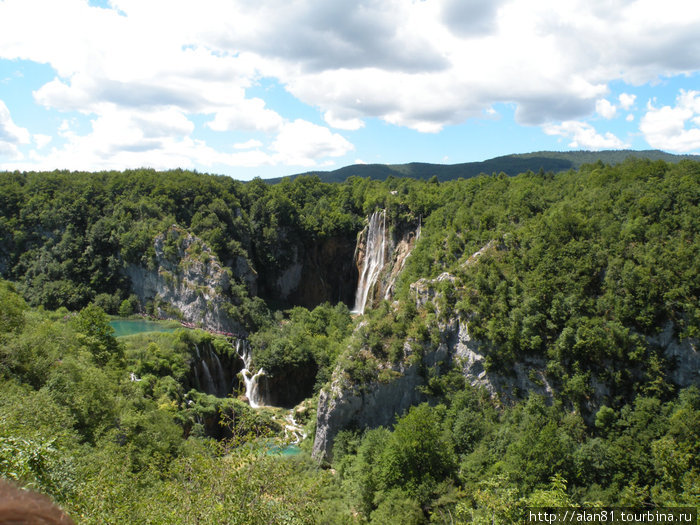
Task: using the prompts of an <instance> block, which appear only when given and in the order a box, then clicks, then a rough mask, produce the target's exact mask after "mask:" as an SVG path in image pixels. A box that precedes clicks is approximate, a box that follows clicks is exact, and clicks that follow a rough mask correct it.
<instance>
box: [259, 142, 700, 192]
mask: <svg viewBox="0 0 700 525" xmlns="http://www.w3.org/2000/svg"><path fill="white" fill-rule="evenodd" d="M629 157H635V158H641V159H649V160H663V161H666V162H671V163H676V162H679V161H681V160H684V159H690V160H700V155H674V154H672V153H666V152H664V151H660V150H642V151H635V150H609V151H536V152H533V153H518V154H512V155H504V156H501V157H494V158H493V159H488V160H484V161H481V162H465V163H461V164H430V163H426V162H411V163H408V164H353V165H351V166H344V167H342V168H339V169H337V170H333V171H309V172H305V173H297V174H295V175H288V176H286V177H277V178H274V179H266V180H265V182H268V183H270V184H277V183H278V182H281V181H282V180H284V179H294V178H296V177H299V176H301V175H317V176H318V177H320V178H321V180H322V181H324V182H343V181H344V180H346V179H347V178H348V177H352V176H357V177H369V178H370V179H375V180H385V179H386V178H387V177H389V176H390V175H391V176H393V177H410V178H414V179H430V178H431V177H433V176H437V179H438V180H439V181H446V180H452V179H458V178H460V177H462V178H465V179H468V178H470V177H475V176H476V175H479V174H481V173H487V174H491V173H500V172H503V173H505V174H506V175H511V176H513V175H517V174H518V173H524V172H526V171H528V170H530V171H535V172H536V171H539V170H540V169H542V170H544V171H552V172H555V173H557V172H561V171H567V170H569V169H578V168H579V167H580V166H581V165H582V164H591V163H594V162H597V161H598V160H600V161H602V162H603V163H604V164H618V163H620V162H623V161H624V160H625V159H627V158H629Z"/></svg>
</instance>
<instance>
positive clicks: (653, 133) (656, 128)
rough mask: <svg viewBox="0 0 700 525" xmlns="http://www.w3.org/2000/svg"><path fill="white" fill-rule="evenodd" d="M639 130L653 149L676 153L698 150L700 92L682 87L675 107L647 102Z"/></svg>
mask: <svg viewBox="0 0 700 525" xmlns="http://www.w3.org/2000/svg"><path fill="white" fill-rule="evenodd" d="M639 129H640V131H641V132H642V134H643V135H644V139H645V140H646V141H647V142H648V143H649V145H650V146H651V147H653V148H659V149H663V150H668V151H676V152H687V151H693V150H697V149H700V91H685V90H681V91H680V93H679V95H678V97H677V98H676V105H675V106H674V107H671V106H662V107H660V108H656V107H654V106H653V105H652V103H651V101H650V102H649V104H648V105H647V112H646V114H645V115H644V116H643V117H642V120H641V121H640V123H639Z"/></svg>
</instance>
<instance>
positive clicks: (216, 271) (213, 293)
mask: <svg viewBox="0 0 700 525" xmlns="http://www.w3.org/2000/svg"><path fill="white" fill-rule="evenodd" d="M154 248H155V260H154V261H153V268H144V267H143V266H139V265H134V264H132V265H129V266H127V268H126V270H125V273H126V275H127V277H128V278H129V279H130V280H131V289H132V291H133V293H135V294H136V295H137V296H138V297H139V300H140V301H141V303H142V304H146V303H147V302H149V301H153V303H154V305H155V307H156V309H157V313H158V315H159V316H160V317H163V318H170V319H179V320H183V321H187V322H189V323H193V324H195V325H197V326H202V327H204V328H208V329H213V330H219V331H224V332H239V331H240V329H241V327H240V326H239V325H238V323H236V322H235V321H234V320H233V319H232V318H231V317H230V315H229V314H228V313H227V310H226V305H227V304H228V301H227V298H226V293H227V291H228V290H229V287H230V284H231V274H230V272H229V271H227V270H226V269H225V268H223V267H222V265H221V263H220V262H219V261H218V259H217V258H216V255H214V253H213V252H212V251H211V250H210V249H209V248H208V247H207V246H206V245H205V244H204V243H202V241H201V240H199V239H198V238H197V237H195V236H194V235H192V234H190V233H187V232H186V231H184V230H182V229H180V228H179V227H177V226H172V227H171V228H169V229H168V231H167V232H165V233H163V234H160V235H158V236H156V238H155V240H154Z"/></svg>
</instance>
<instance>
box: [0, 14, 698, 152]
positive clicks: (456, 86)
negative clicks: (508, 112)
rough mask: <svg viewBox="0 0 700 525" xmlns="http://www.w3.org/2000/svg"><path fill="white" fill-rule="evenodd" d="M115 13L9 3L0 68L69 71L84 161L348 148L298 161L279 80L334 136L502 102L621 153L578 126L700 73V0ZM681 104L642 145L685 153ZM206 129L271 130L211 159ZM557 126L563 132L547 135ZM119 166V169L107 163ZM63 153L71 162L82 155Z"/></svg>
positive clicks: (425, 127)
mask: <svg viewBox="0 0 700 525" xmlns="http://www.w3.org/2000/svg"><path fill="white" fill-rule="evenodd" d="M110 5H111V6H112V7H113V9H98V8H95V7H91V6H90V5H89V3H88V2H87V1H85V0H63V1H61V2H56V1H55V0H3V1H0V34H2V35H3V36H2V39H0V58H7V59H24V60H31V61H34V62H39V63H43V64H48V65H50V66H51V67H52V68H53V69H54V70H55V71H56V77H55V78H54V79H52V80H51V81H49V82H47V83H46V84H44V85H43V86H41V87H39V88H38V89H37V90H36V91H35V93H34V97H35V100H36V101H37V102H38V103H40V104H41V105H43V106H45V107H46V108H49V109H55V110H59V111H77V112H80V113H81V114H83V115H85V116H86V117H87V118H89V119H90V120H91V122H92V123H93V130H92V131H91V132H90V133H89V134H87V135H84V136H82V137H80V138H74V140H75V143H70V144H72V146H70V147H74V148H78V145H77V144H78V143H80V146H79V150H80V152H83V153H85V155H86V156H87V157H86V158H93V159H98V160H99V159H103V160H104V162H105V163H111V164H113V162H112V160H114V159H116V158H125V156H127V155H131V156H130V157H128V158H129V159H135V160H134V161H143V160H147V159H148V158H149V157H148V155H149V154H150V155H153V157H152V158H153V159H155V160H154V161H153V162H154V163H166V160H167V155H168V154H170V153H171V152H172V153H173V158H174V159H181V158H182V154H183V153H184V152H187V153H188V155H191V157H189V161H188V162H187V163H186V164H184V165H191V164H192V163H193V162H197V163H198V162H200V161H201V160H200V159H203V158H205V157H206V158H210V157H214V158H216V159H217V160H216V162H230V163H237V162H243V163H246V165H248V164H250V163H251V162H256V161H257V162H261V163H262V164H270V163H279V162H286V160H282V159H287V160H289V161H290V162H291V161H292V160H293V161H294V162H300V163H302V164H300V165H308V163H310V162H316V163H322V162H325V161H327V160H328V158H337V156H338V155H342V154H344V153H340V154H339V153H338V152H347V151H350V150H351V149H352V145H351V144H350V143H349V142H348V141H347V139H345V138H343V137H342V136H341V135H338V134H335V133H333V132H331V131H330V130H329V129H328V128H326V127H324V126H317V128H318V129H315V128H313V129H311V128H309V129H306V130H305V131H306V132H308V133H309V144H315V145H316V146H317V147H312V146H308V145H305V144H303V143H302V144H297V145H299V146H300V147H301V148H302V149H303V150H304V151H302V152H300V153H299V154H298V155H295V154H294V153H293V151H292V150H291V148H289V147H288V145H289V144H292V143H294V141H293V140H292V138H291V137H290V136H289V130H290V129H294V126H297V127H302V126H301V125H300V124H297V122H298V121H290V120H291V119H293V118H295V117H296V116H297V115H288V114H284V110H282V109H280V108H279V107H278V106H274V107H275V109H272V108H271V107H269V106H268V105H267V104H266V103H265V101H264V100H262V98H260V97H262V95H259V94H258V96H257V97H256V96H252V95H251V89H252V88H254V87H256V86H257V85H259V82H260V80H261V79H265V78H267V79H273V80H274V81H275V82H277V83H278V84H280V85H282V86H283V87H284V88H285V89H286V90H287V91H288V93H289V94H291V95H292V96H294V97H295V98H296V99H298V100H299V101H301V102H302V103H304V104H306V105H308V106H310V107H312V108H314V109H316V110H318V115H319V118H323V120H324V121H325V123H326V124H328V126H330V127H331V128H335V129H338V130H358V129H360V128H361V127H362V126H363V124H364V121H365V119H367V118H377V119H382V120H384V121H385V122H388V123H390V124H393V125H396V126H404V127H408V128H411V129H414V130H417V131H420V132H426V133H434V132H438V131H440V130H441V129H443V128H444V127H445V126H449V125H455V124H460V123H462V122H464V121H465V120H467V119H470V118H484V115H485V112H486V111H488V110H489V108H492V106H493V105H494V104H497V103H507V104H512V105H513V106H514V107H515V108H516V112H515V117H516V120H517V121H518V122H519V123H521V124H526V125H546V128H545V129H549V130H550V131H553V132H554V131H555V130H556V132H554V133H553V134H556V135H560V136H566V137H570V138H571V139H572V140H573V142H572V143H576V144H578V145H579V146H580V147H620V146H621V145H622V143H621V141H620V140H619V139H617V138H616V137H615V136H614V135H611V134H599V133H597V132H596V131H595V130H594V129H593V128H592V127H590V126H589V125H585V124H583V123H582V122H581V121H582V119H584V118H587V117H591V116H593V115H594V114H595V112H597V113H598V114H600V115H601V116H602V117H604V118H612V117H613V116H615V114H616V113H615V110H616V106H615V104H616V102H615V101H609V100H607V99H605V98H603V97H605V96H606V94H607V93H609V91H610V89H609V84H610V83H611V82H613V81H617V80H623V81H626V82H632V83H637V84H640V83H644V82H649V81H654V80H657V79H659V78H663V77H667V76H671V75H675V74H684V73H688V72H692V71H698V70H700V39H698V38H697V27H698V24H700V2H690V1H687V0H667V1H666V2H664V3H659V2H653V1H651V0H572V1H570V2H561V1H559V0H430V1H418V0H414V1H406V0H359V1H352V0H338V1H334V2H328V1H325V0H270V1H267V2H253V1H251V0H200V1H198V2H197V3H194V2H185V1H181V0H174V1H173V0H149V1H148V2H144V1H143V0H111V1H110ZM37 13H41V16H37ZM618 101H619V108H621V109H623V110H629V109H630V108H632V106H633V105H634V102H635V98H634V95H630V94H627V93H623V94H622V95H620V97H619V98H618ZM671 109H672V108H669V111H665V110H664V108H660V109H658V110H656V109H650V110H649V111H648V115H647V117H645V118H646V120H645V122H644V129H646V130H647V132H646V133H645V135H647V134H648V135H649V137H650V140H652V141H654V142H655V143H663V138H662V137H669V136H673V137H676V139H673V140H672V142H673V143H674V144H677V145H679V146H682V147H686V146H684V144H685V145H687V144H689V143H692V140H690V139H692V136H693V133H692V131H693V129H694V128H693V129H687V130H686V129H685V128H683V127H681V132H679V131H678V124H677V122H678V117H674V118H675V120H674V119H673V118H671V117H670V116H669V115H671V114H673V115H676V113H674V112H673V111H671ZM675 109H677V108H675ZM664 111H665V112H664ZM118 113H122V114H123V116H122V117H119V116H118V115H117V114H118ZM667 113H668V114H669V115H666V114H667ZM139 119H142V120H139ZM143 119H145V120H143ZM6 122H7V119H4V120H3V121H2V124H0V125H3V126H5V124H6ZM10 122H11V121H10ZM103 122H104V123H106V122H111V123H114V124H115V133H114V134H113V135H112V136H111V137H110V136H109V135H108V134H107V133H104V132H102V131H100V129H101V128H100V125H101V123H103ZM194 122H204V123H205V124H204V125H205V126H207V127H208V128H209V130H211V131H213V132H216V133H221V134H225V133H229V132H232V131H235V132H255V133H262V134H265V135H266V137H267V139H266V142H267V143H270V142H271V143H272V145H271V149H269V150H268V152H266V151H264V150H263V147H262V146H254V147H251V148H248V150H249V151H239V150H237V149H236V148H233V149H234V150H236V151H234V152H233V153H226V152H222V151H213V150H211V151H210V149H211V148H210V149H207V148H209V146H207V145H206V144H204V143H202V142H201V141H197V140H196V139H195V138H194V137H195V135H196V131H197V126H195V125H194V124H193V123H194ZM552 122H560V123H561V124H559V127H558V128H553V127H552V126H553V124H546V123H552ZM684 122H685V124H684V126H685V125H689V123H692V118H691V119H686V120H685V121H684ZM141 125H143V126H144V128H143V129H142V130H138V129H137V128H138V127H139V126H141ZM586 126H588V127H586ZM2 129H5V128H2ZM320 130H323V131H320ZM655 130H656V131H655ZM659 130H660V131H659ZM669 130H675V131H673V132H671V131H669ZM25 131H27V130H25ZM5 132H6V130H5ZM687 132H689V133H687ZM0 133H2V131H0ZM28 133H29V131H27V136H29V135H28ZM256 136H258V135H256ZM679 137H683V138H682V139H681V138H679ZM689 137H690V139H689ZM27 140H29V139H27ZM297 142H300V140H297ZM301 142H303V141H301ZM229 143H230V142H229ZM3 144H5V146H3V148H4V150H3V151H5V153H4V154H5V155H6V156H7V155H8V153H7V152H8V151H9V152H10V154H11V155H17V154H18V153H19V150H18V149H17V144H18V143H17V142H16V141H15V142H8V141H5V142H3ZM37 145H38V142H37ZM90 147H92V148H95V149H94V150H91V151H88V149H89V148H90ZM170 148H173V149H172V150H171V149H170ZM304 148H306V149H304ZM137 150H138V151H137ZM52 151H53V150H52ZM73 153H75V152H73ZM56 155H58V153H56ZM109 155H114V156H115V157H114V159H112V160H110V159H108V158H106V157H104V158H103V156H109ZM319 155H321V156H319ZM323 155H325V156H326V158H323V157H322V156H323ZM63 158H65V159H69V158H70V156H69V152H68V150H66V152H65V156H64V157H63ZM147 164H148V163H147ZM231 165H236V164H231Z"/></svg>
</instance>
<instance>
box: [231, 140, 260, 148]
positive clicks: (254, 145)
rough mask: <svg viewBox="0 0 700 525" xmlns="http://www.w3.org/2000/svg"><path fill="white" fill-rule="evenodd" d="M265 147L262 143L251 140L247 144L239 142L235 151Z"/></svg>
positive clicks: (235, 146)
mask: <svg viewBox="0 0 700 525" xmlns="http://www.w3.org/2000/svg"><path fill="white" fill-rule="evenodd" d="M262 145H263V143H262V142H260V141H259V140H256V139H250V140H246V141H245V142H237V143H236V144H234V145H233V147H234V148H235V149H254V148H261V147H262Z"/></svg>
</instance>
